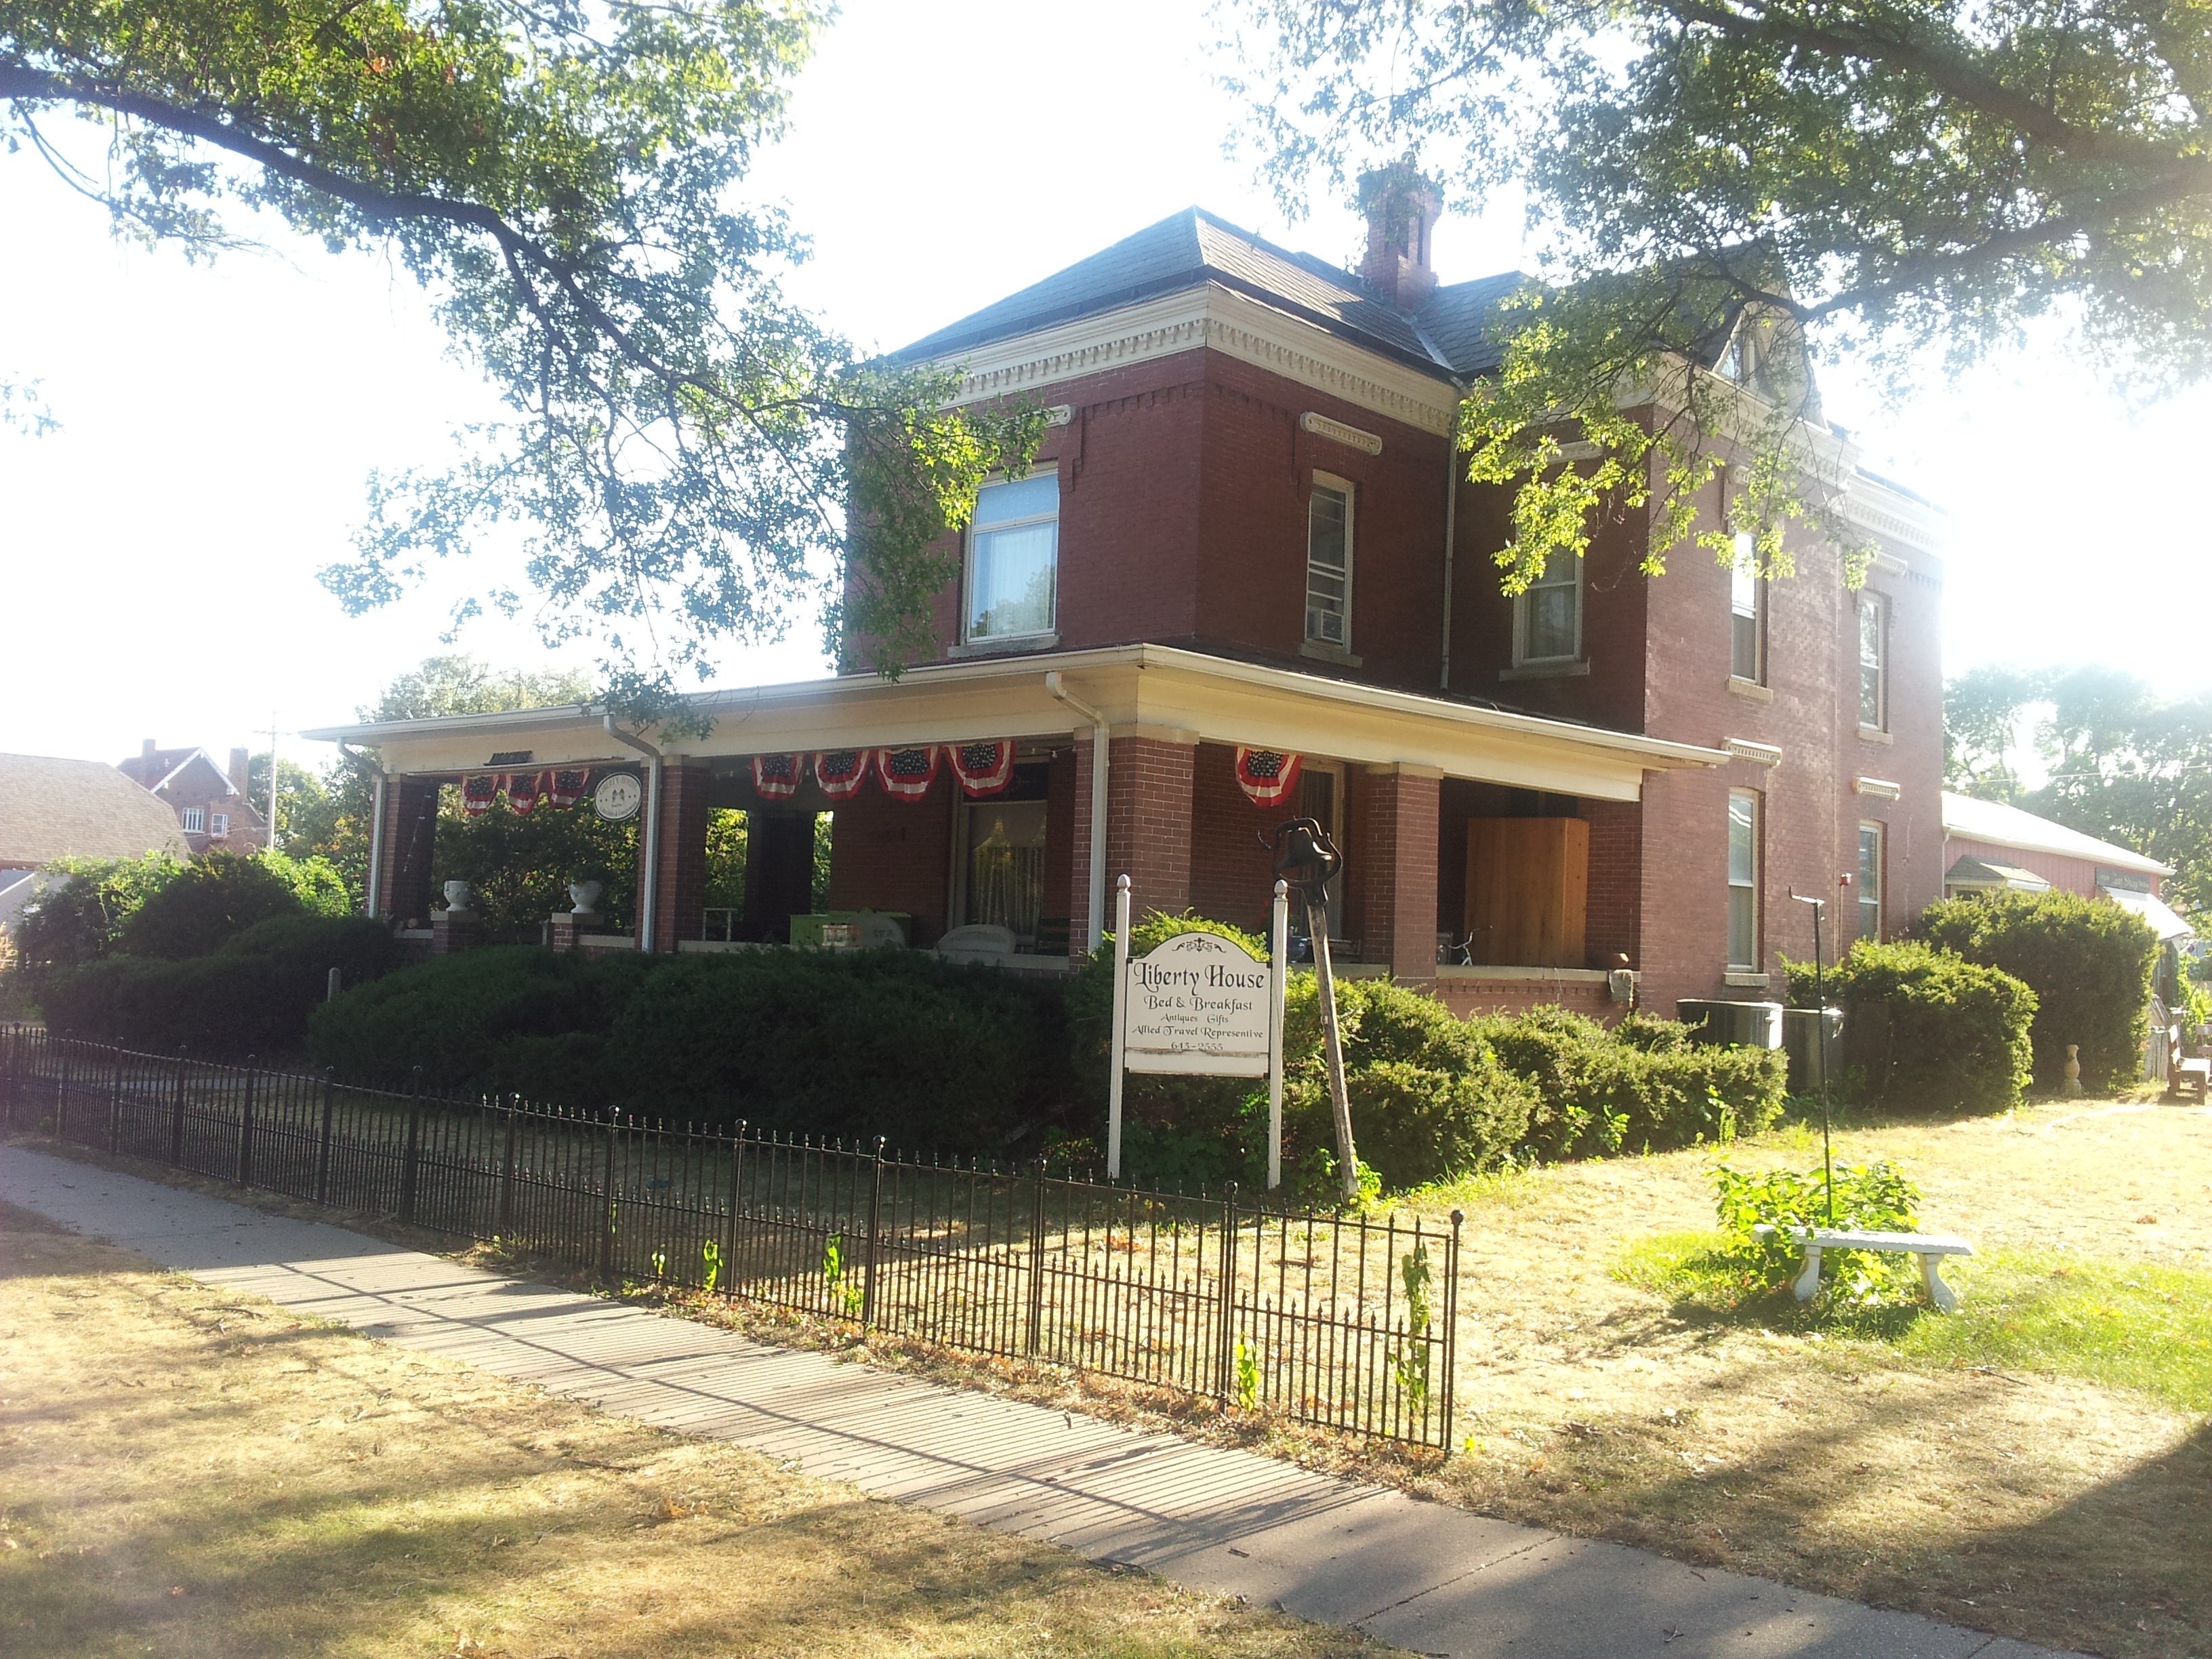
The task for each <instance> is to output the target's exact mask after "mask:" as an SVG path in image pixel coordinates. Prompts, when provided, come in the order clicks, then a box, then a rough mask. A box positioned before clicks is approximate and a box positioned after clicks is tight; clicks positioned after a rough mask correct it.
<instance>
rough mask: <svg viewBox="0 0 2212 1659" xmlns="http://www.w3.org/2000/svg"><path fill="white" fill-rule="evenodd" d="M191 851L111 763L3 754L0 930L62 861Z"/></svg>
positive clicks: (168, 816)
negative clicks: (47, 870) (46, 871)
mask: <svg viewBox="0 0 2212 1659" xmlns="http://www.w3.org/2000/svg"><path fill="white" fill-rule="evenodd" d="M189 851H190V848H188V847H187V846H186V844H185V837H184V836H183V835H181V834H180V833H179V830H178V829H177V820H176V818H175V817H174V816H173V814H172V813H171V812H170V811H169V809H168V808H167V807H166V806H164V805H162V804H161V802H160V801H158V800H156V799H155V798H154V797H153V796H152V795H150V794H149V793H147V792H146V791H145V790H143V789H142V788H140V787H138V786H137V784H135V783H133V782H132V781H131V780H130V779H129V778H127V777H125V776H123V775H121V774H119V773H118V772H117V771H116V769H114V768H113V767H112V766H106V765H103V764H101V763H100V762H98V761H78V760H59V759H56V758H54V757H52V756H47V755H0V928H12V927H13V925H14V921H15V913H16V912H17V911H18V910H20V909H21V908H22V907H23V905H24V904H26V903H27V902H29V901H30V900H31V899H32V898H33V897H35V896H37V895H38V893H39V892H40V890H42V888H43V886H44V880H43V878H40V877H39V876H37V875H35V874H33V872H36V871H37V870H39V869H40V868H41V867H42V866H46V865H48V864H51V863H52V862H53V861H54V860H56V859H62V858H83V859H135V858H143V857H144V856H145V855H146V854H149V853H170V854H174V855H175V856H177V857H178V858H183V857H185V855H186V854H187V853H188V852H189Z"/></svg>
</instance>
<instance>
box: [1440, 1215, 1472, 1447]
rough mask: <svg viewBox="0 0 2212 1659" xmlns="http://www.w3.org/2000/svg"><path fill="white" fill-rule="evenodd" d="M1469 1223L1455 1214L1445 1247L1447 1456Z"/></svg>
mask: <svg viewBox="0 0 2212 1659" xmlns="http://www.w3.org/2000/svg"><path fill="white" fill-rule="evenodd" d="M1466 1219H1467V1212H1466V1211H1464V1210H1454V1211H1453V1212H1451V1224H1452V1231H1451V1243H1449V1245H1447V1246H1446V1247H1445V1249H1446V1255H1445V1258H1444V1420H1443V1437H1444V1442H1443V1443H1444V1455H1445V1456H1446V1457H1449V1456H1450V1455H1451V1453H1452V1404H1453V1396H1454V1391H1455V1389H1456V1388H1457V1387H1458V1383H1457V1381H1456V1377H1457V1374H1458V1369H1459V1367H1458V1359H1459V1230H1460V1224H1461V1223H1462V1222H1463V1221H1465V1220H1466Z"/></svg>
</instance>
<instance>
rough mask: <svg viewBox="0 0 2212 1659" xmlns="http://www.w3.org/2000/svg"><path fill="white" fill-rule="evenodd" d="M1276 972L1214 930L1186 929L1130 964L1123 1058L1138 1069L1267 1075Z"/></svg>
mask: <svg viewBox="0 0 2212 1659" xmlns="http://www.w3.org/2000/svg"><path fill="white" fill-rule="evenodd" d="M1269 985H1270V969H1269V968H1268V965H1267V963H1264V962H1255V961H1253V960H1252V958H1251V957H1249V956H1247V955H1245V953H1244V952H1243V951H1241V950H1239V949H1238V948H1237V946H1236V945H1232V944H1231V943H1230V942H1229V941H1228V940H1227V939H1223V938H1221V937H1220V936H1219V935H1218V934H1214V933H1178V934H1176V936H1175V937H1174V938H1173V939H1170V940H1168V941H1167V942H1166V943H1165V944H1164V945H1161V946H1160V947H1159V949H1158V950H1157V951H1153V952H1152V954H1151V955H1150V956H1146V957H1139V958H1138V959H1137V960H1136V961H1134V962H1133V963H1130V964H1129V985H1128V993H1127V995H1128V1001H1127V1013H1126V1015H1125V1016H1124V1018H1125V1020H1126V1022H1127V1023H1126V1025H1125V1027H1124V1031H1123V1036H1122V1055H1123V1063H1124V1064H1125V1065H1127V1067H1128V1068H1129V1070H1131V1071H1133V1072H1170V1073H1202V1074H1211V1075H1212V1076H1216V1077H1265V1076H1267V1065H1268V1058H1269V1050H1270V1038H1271V1036H1272V1033H1271V1031H1270V1029H1269V1025H1270V1021H1269V1012H1270V1007H1269V1005H1270V1002H1271V998H1270V996H1269Z"/></svg>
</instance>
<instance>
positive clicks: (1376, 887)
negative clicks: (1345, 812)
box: [1345, 768, 1439, 984]
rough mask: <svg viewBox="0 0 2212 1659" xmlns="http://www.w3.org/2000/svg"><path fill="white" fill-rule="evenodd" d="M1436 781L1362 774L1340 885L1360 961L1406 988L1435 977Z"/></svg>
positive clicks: (1354, 792) (1374, 771)
mask: <svg viewBox="0 0 2212 1659" xmlns="http://www.w3.org/2000/svg"><path fill="white" fill-rule="evenodd" d="M1438 782H1439V780H1437V779H1436V778H1430V777H1422V776H1419V775H1413V774H1410V773H1407V772H1401V771H1389V770H1382V769H1373V768H1370V769H1364V770H1362V771H1361V772H1360V773H1359V775H1358V783H1357V785H1356V786H1355V787H1354V788H1353V789H1352V823H1353V824H1354V826H1355V832H1354V834H1353V836H1352V841H1353V844H1354V845H1355V846H1357V847H1358V849H1359V855H1358V860H1356V861H1352V860H1351V855H1350V854H1348V853H1347V854H1346V859H1347V861H1348V862H1349V863H1350V867H1349V868H1348V869H1347V870H1346V872H1345V876H1346V881H1347V883H1348V884H1350V888H1351V892H1350V893H1349V894H1348V895H1347V897H1348V899H1349V901H1350V902H1349V904H1348V905H1347V908H1351V909H1353V910H1355V911H1356V912H1357V915H1358V921H1357V922H1356V923H1355V924H1354V925H1355V926H1356V927H1358V930H1359V945H1360V952H1359V953H1360V959H1361V960H1362V961H1364V962H1373V963H1382V964H1383V965H1384V966H1386V967H1388V968H1389V969H1390V972H1391V975H1392V977H1393V978H1395V979H1397V980H1398V981H1401V982H1402V983H1407V984H1413V983H1416V982H1420V981H1428V980H1430V979H1432V978H1434V977H1435V975H1436V970H1437V813H1438V799H1437V795H1438V791H1437V784H1438Z"/></svg>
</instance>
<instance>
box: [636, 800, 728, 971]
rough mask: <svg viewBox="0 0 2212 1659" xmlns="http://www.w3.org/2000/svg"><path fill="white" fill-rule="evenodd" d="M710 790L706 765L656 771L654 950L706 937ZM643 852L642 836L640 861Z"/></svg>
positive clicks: (641, 836)
mask: <svg viewBox="0 0 2212 1659" xmlns="http://www.w3.org/2000/svg"><path fill="white" fill-rule="evenodd" d="M713 787H714V773H713V770H712V769H710V768H708V767H706V766H703V765H697V766H664V767H662V768H661V769H660V879H659V885H658V887H657V888H656V889H655V890H654V902H653V948H654V949H655V950H657V951H674V950H675V949H676V946H677V942H678V940H680V939H703V938H705V937H706V927H705V921H706V914H705V907H706V903H707V823H708V817H710V816H711V812H712V809H711V807H710V806H709V805H708V799H707V798H708V792H709V791H710V790H711V789H713ZM644 848H645V837H644V836H643V835H640V836H639V837H638V858H639V860H640V862H641V863H642V861H643V860H644V857H645V851H644Z"/></svg>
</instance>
